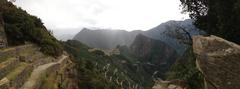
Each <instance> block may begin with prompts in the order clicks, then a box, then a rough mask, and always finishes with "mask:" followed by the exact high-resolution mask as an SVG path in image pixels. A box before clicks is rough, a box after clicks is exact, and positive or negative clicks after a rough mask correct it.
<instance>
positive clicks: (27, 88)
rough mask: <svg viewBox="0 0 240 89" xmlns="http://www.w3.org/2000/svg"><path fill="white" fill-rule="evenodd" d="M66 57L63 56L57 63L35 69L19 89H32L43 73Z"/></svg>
mask: <svg viewBox="0 0 240 89" xmlns="http://www.w3.org/2000/svg"><path fill="white" fill-rule="evenodd" d="M66 58H67V56H66V55H63V56H62V58H61V59H60V60H59V61H58V62H51V63H48V64H44V65H41V66H38V67H37V68H35V69H34V70H33V72H32V74H31V76H30V77H29V79H28V80H27V81H26V82H25V83H24V85H23V86H22V88H21V89H34V86H35V85H36V83H37V82H38V80H40V78H41V75H42V74H43V73H45V72H46V70H47V69H48V68H49V67H51V66H53V65H56V64H59V63H61V62H62V61H63V60H64V59H66Z"/></svg>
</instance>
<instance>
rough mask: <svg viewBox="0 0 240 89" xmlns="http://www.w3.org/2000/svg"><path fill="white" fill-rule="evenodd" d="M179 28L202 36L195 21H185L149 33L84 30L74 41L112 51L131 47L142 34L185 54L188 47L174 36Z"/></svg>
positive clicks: (165, 24) (151, 30)
mask: <svg viewBox="0 0 240 89" xmlns="http://www.w3.org/2000/svg"><path fill="white" fill-rule="evenodd" d="M179 28H183V29H185V30H186V31H188V32H189V33H190V34H191V35H198V34H200V31H199V30H198V29H197V28H196V27H195V26H194V25H193V20H185V21H168V22H166V23H162V24H160V25H159V26H157V27H155V28H152V29H150V30H148V31H139V30H136V31H131V32H128V31H124V30H106V29H105V30H102V29H97V30H91V29H88V28H84V29H83V30H82V31H81V32H79V33H78V34H77V35H76V36H75V37H74V38H73V39H74V40H78V41H80V42H82V43H84V44H86V45H88V46H90V47H95V48H102V49H112V48H116V46H117V45H126V46H128V47H129V46H130V45H131V44H132V42H133V40H134V39H135V37H136V35H137V34H140V33H141V34H143V35H145V36H147V37H150V38H152V39H156V40H161V41H162V42H165V43H166V44H168V45H169V46H171V47H172V48H174V49H175V50H177V52H178V53H179V54H183V52H184V51H185V50H186V45H184V44H181V43H180V42H179V39H177V38H178V37H176V36H175V34H174V32H177V31H178V30H179ZM166 33H169V34H166ZM177 34H183V37H184V36H187V35H185V33H184V32H181V31H180V33H177Z"/></svg>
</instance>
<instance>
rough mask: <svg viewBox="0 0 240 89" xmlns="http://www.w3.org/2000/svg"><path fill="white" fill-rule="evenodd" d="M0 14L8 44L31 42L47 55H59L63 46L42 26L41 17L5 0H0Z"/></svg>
mask: <svg viewBox="0 0 240 89" xmlns="http://www.w3.org/2000/svg"><path fill="white" fill-rule="evenodd" d="M0 13H1V14H0V15H1V16H2V18H3V20H4V29H5V32H6V35H7V40H8V43H9V45H10V46H15V45H21V44H24V43H25V42H32V43H35V44H38V45H39V46H40V47H41V51H42V52H43V53H46V54H48V55H52V56H59V55H61V54H62V51H63V48H62V46H61V44H60V43H59V42H58V41H57V39H55V38H54V37H53V36H52V35H51V34H50V32H49V31H48V30H47V29H46V28H45V27H44V25H43V23H42V21H41V19H39V18H37V17H35V16H32V15H29V14H28V13H27V12H26V11H24V10H22V9H21V8H17V7H16V6H14V5H13V4H12V3H11V2H8V1H7V0H0Z"/></svg>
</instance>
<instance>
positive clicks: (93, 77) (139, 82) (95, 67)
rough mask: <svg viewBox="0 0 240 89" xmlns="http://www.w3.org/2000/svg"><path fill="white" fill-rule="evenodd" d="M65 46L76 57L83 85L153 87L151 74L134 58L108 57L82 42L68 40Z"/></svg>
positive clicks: (110, 88) (98, 88)
mask: <svg viewBox="0 0 240 89" xmlns="http://www.w3.org/2000/svg"><path fill="white" fill-rule="evenodd" d="M64 46H65V50H66V51H68V52H69V53H70V54H73V57H74V58H75V62H76V63H77V65H76V68H77V69H78V70H79V72H78V74H79V75H80V76H79V77H81V78H79V85H80V87H81V88H84V89H92V88H96V89H121V88H124V89H130V88H137V89H150V87H151V86H152V85H153V81H152V79H151V75H150V74H148V73H147V72H146V71H145V70H143V68H142V66H140V65H139V64H137V63H138V61H137V60H136V59H134V58H133V57H131V58H128V57H126V56H124V55H121V54H120V55H112V56H106V55H105V54H104V53H103V52H101V51H96V52H89V51H88V49H90V48H89V47H87V46H85V45H83V44H82V43H80V42H78V41H67V42H65V43H64Z"/></svg>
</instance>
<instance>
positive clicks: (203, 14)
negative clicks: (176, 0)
mask: <svg viewBox="0 0 240 89" xmlns="http://www.w3.org/2000/svg"><path fill="white" fill-rule="evenodd" d="M180 1H181V2H182V6H183V12H189V13H190V17H191V18H192V19H194V20H196V21H195V25H196V26H197V27H198V28H200V29H201V30H204V31H206V32H207V33H208V34H213V35H217V36H220V37H222V38H225V39H227V40H229V41H233V42H236V43H238V44H240V39H239V36H240V26H239V24H240V1H239V0H180Z"/></svg>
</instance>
